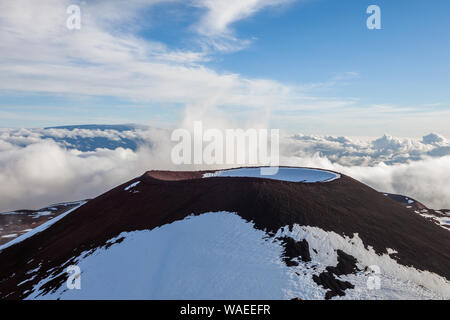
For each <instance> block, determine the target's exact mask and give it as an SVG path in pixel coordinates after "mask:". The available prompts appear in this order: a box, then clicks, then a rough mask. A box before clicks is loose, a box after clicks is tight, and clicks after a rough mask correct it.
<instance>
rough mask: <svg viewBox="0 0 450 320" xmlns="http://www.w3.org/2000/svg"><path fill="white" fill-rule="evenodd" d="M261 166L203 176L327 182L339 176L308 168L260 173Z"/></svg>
mask: <svg viewBox="0 0 450 320" xmlns="http://www.w3.org/2000/svg"><path fill="white" fill-rule="evenodd" d="M261 170H262V168H260V167H254V168H238V169H229V170H220V171H216V172H212V173H205V174H204V175H203V177H204V178H209V177H249V178H266V179H273V180H282V181H290V182H304V183H313V182H329V181H333V180H335V179H339V178H340V177H341V175H340V174H338V173H334V172H331V171H326V170H319V169H310V168H293V167H291V168H289V167H280V168H278V171H277V172H276V173H275V174H273V175H264V174H262V171H261Z"/></svg>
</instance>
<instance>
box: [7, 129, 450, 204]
mask: <svg viewBox="0 0 450 320" xmlns="http://www.w3.org/2000/svg"><path fill="white" fill-rule="evenodd" d="M100 138H101V140H98V139H100ZM99 143H100V144H99ZM172 146H173V143H172V142H171V141H170V131H169V130H156V129H152V128H142V127H140V128H132V127H123V128H120V129H117V130H115V129H114V128H113V127H109V128H107V129H105V128H102V127H99V128H90V129H73V128H71V129H55V128H54V129H0V211H6V210H15V209H25V208H39V207H43V206H46V205H49V204H52V203H56V202H62V201H71V200H79V199H85V198H91V197H95V196H97V195H99V194H101V193H102V192H105V191H107V190H109V189H110V188H112V187H114V186H116V185H118V184H121V183H123V182H125V181H127V180H129V179H131V178H133V177H136V176H139V175H141V174H142V173H144V172H145V171H146V170H150V169H172V170H183V169H184V170H192V169H200V168H206V167H205V166H197V167H189V166H181V167H180V166H176V165H174V164H172V162H171V160H170V152H171V148H172ZM449 147H450V143H449V142H448V141H447V140H446V139H445V138H444V137H442V136H440V135H437V134H431V135H428V136H425V137H424V138H423V139H399V138H394V137H389V136H383V137H381V138H379V139H373V140H356V139H350V138H346V137H333V136H306V135H300V134H297V135H288V136H284V137H282V139H281V146H280V152H281V164H283V165H297V166H310V167H318V168H325V169H333V170H336V171H339V172H341V173H344V174H347V175H349V176H352V177H353V178H355V179H358V180H360V181H362V182H364V183H366V184H368V185H370V186H372V187H374V188H375V189H377V190H379V191H385V192H393V193H401V194H405V195H408V196H410V197H413V198H416V199H417V200H419V201H422V202H424V203H425V204H426V205H429V206H430V207H432V208H438V209H439V208H445V207H447V208H449V207H450V197H449V195H450V185H449V184H448V181H450V148H449ZM80 149H82V150H80ZM209 168H211V167H209ZM215 168H217V167H215Z"/></svg>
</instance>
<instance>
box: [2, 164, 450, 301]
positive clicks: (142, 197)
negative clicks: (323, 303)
mask: <svg viewBox="0 0 450 320" xmlns="http://www.w3.org/2000/svg"><path fill="white" fill-rule="evenodd" d="M204 173H205V172H169V171H150V172H147V173H145V174H144V175H142V176H141V177H139V178H137V179H134V180H131V181H129V182H127V183H125V184H123V185H120V186H118V187H116V188H115V189H112V190H110V191H108V192H106V193H105V194H103V195H101V196H99V197H97V198H95V199H93V200H91V201H89V202H88V203H87V204H85V205H84V206H82V207H81V208H79V209H77V210H75V211H74V212H72V213H70V214H69V215H67V216H66V217H64V218H63V219H61V220H60V221H58V222H56V223H55V224H53V225H52V226H51V227H50V228H48V229H47V230H45V231H43V232H41V233H39V234H36V235H35V236H33V237H31V238H29V239H27V240H24V241H23V242H21V243H19V244H16V245H13V246H11V247H9V248H6V249H4V250H3V251H1V252H0V298H7V299H18V298H24V297H26V296H27V294H29V292H27V290H29V289H32V287H33V285H36V284H37V283H38V282H39V281H40V280H41V279H44V278H46V277H47V276H50V275H52V276H55V278H54V279H53V280H52V281H51V282H49V283H47V285H46V290H47V291H50V290H52V289H53V288H55V287H58V286H59V285H61V284H62V283H63V282H64V281H65V280H66V279H65V274H64V273H63V274H62V275H60V276H57V275H58V274H60V273H61V271H62V270H63V269H64V268H65V267H66V266H67V265H70V264H72V263H71V262H72V261H73V260H74V258H76V257H77V256H79V255H80V253H81V252H83V251H86V250H94V249H96V248H98V247H99V246H104V245H105V243H106V241H108V240H109V239H111V238H113V237H116V236H118V235H119V234H120V233H121V232H124V231H135V230H143V229H153V228H155V227H158V226H161V225H164V224H167V223H171V222H174V221H176V220H180V219H184V218H185V217H186V216H188V215H190V214H194V215H199V214H202V213H206V212H217V211H229V212H236V213H237V214H238V215H240V216H241V217H243V218H244V219H246V220H248V221H250V220H251V221H253V222H254V223H255V227H256V228H258V229H261V230H265V231H266V232H267V233H269V234H274V233H275V232H276V231H277V230H278V229H279V228H280V227H283V226H286V225H287V226H292V225H293V224H299V225H308V226H315V227H319V228H322V229H324V230H325V231H334V232H336V233H338V234H341V235H347V236H352V235H353V234H354V233H358V234H359V237H360V238H361V239H362V240H363V242H364V244H365V245H366V246H372V247H373V248H374V249H375V251H376V252H377V253H379V254H382V253H386V252H387V249H386V248H392V249H394V250H396V251H397V252H398V253H397V254H395V255H391V257H393V258H394V259H396V260H397V261H398V262H399V263H401V264H403V265H407V266H413V267H415V268H417V269H420V270H429V271H431V272H434V273H437V274H439V275H441V276H443V277H445V278H446V279H448V280H450V252H449V250H446V249H445V248H450V233H449V232H448V231H446V230H445V229H443V228H441V227H439V226H437V225H436V224H435V223H433V222H430V221H427V220H426V219H423V218H422V217H420V216H419V215H415V214H411V212H410V210H408V209H406V208H405V207H404V206H403V205H401V204H399V203H397V202H396V201H394V200H392V199H390V198H388V197H386V196H384V195H383V194H381V193H379V192H377V191H376V190H374V189H372V188H370V187H368V186H366V185H364V184H362V183H360V182H358V181H356V180H354V179H352V178H350V177H348V176H345V175H341V178H339V179H336V180H333V181H331V182H323V183H300V182H287V181H278V180H270V179H262V178H243V177H211V178H201V177H202V176H203V174H204ZM137 181H140V183H139V184H137V185H136V186H135V187H134V188H133V189H132V191H133V192H130V191H125V190H124V188H125V187H127V186H129V185H130V184H131V183H134V182H137ZM292 245H295V246H296V247H292V248H291V249H288V252H286V253H287V254H289V252H297V251H299V252H300V253H302V252H304V251H305V245H304V244H292ZM303 256H304V257H305V259H307V257H306V255H305V254H303ZM343 257H344V256H343ZM288 258H289V257H287V259H288ZM288 260H289V259H288ZM39 265H40V269H39V271H38V274H37V275H36V276H35V277H34V278H33V279H32V280H30V281H27V282H25V283H22V284H20V285H18V284H19V283H21V282H22V281H24V280H25V279H28V276H27V275H26V273H27V271H29V270H32V269H36V268H37V267H38V266H39ZM49 270H51V271H49ZM124 272H125V271H124ZM330 272H331V271H330ZM324 281H326V279H324Z"/></svg>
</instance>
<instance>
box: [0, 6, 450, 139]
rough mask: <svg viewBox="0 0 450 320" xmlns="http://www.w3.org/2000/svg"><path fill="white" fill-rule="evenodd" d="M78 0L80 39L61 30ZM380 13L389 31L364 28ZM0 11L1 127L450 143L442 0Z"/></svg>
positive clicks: (449, 74)
mask: <svg viewBox="0 0 450 320" xmlns="http://www.w3.org/2000/svg"><path fill="white" fill-rule="evenodd" d="M73 3H75V4H78V5H79V6H80V8H81V19H82V20H81V21H82V22H81V29H80V30H68V29H67V28H66V27H65V22H66V19H67V17H68V15H67V14H66V13H65V9H66V8H67V6H68V5H69V4H73ZM371 4H375V5H378V6H379V7H380V8H381V23H382V29H381V30H368V29H367V27H366V19H367V17H368V16H369V15H368V14H367V13H366V8H367V7H368V6H369V5H371ZM0 9H1V10H0V12H1V13H0V36H1V38H2V39H3V41H2V43H1V44H0V49H1V50H0V67H1V70H0V71H1V75H0V78H1V79H0V83H1V84H0V126H1V127H21V126H24V127H40V126H50V125H64V124H84V123H130V122H135V123H143V124H151V125H155V126H177V125H179V123H180V122H183V120H184V121H187V119H200V120H201V119H202V120H204V121H209V119H214V118H220V117H225V118H226V119H228V120H229V121H230V123H236V122H237V123H251V122H252V121H257V120H258V121H259V120H261V122H263V123H265V124H266V125H267V126H270V127H277V128H282V129H286V130H290V131H295V132H303V133H307V134H311V133H312V134H332V135H350V136H376V135H381V134H383V133H389V134H393V135H397V136H411V137H418V136H422V135H424V134H426V133H429V132H439V133H441V134H443V135H445V136H447V137H450V128H449V127H450V126H448V123H449V120H450V90H449V84H450V59H449V58H448V57H449V56H450V32H449V31H450V19H448V14H449V13H450V3H449V2H448V1H445V0H433V1H424V0H408V1H407V0H396V1H381V0H372V1H365V0H345V1H334V0H308V1H302V0H297V1H293V0H292V1H291V0H249V1H224V0H217V1H209V0H193V1H177V0H173V1H158V0H153V1H148V2H145V1H142V0H134V1H130V2H128V5H124V4H123V3H122V4H121V3H120V1H92V2H82V3H77V2H76V1H65V0H61V1H59V0H58V1H56V0H45V1H42V2H40V3H39V4H38V5H37V4H36V2H33V1H17V2H10V3H7V4H5V3H3V4H1V5H0ZM262 115H263V116H262ZM260 117H261V119H260Z"/></svg>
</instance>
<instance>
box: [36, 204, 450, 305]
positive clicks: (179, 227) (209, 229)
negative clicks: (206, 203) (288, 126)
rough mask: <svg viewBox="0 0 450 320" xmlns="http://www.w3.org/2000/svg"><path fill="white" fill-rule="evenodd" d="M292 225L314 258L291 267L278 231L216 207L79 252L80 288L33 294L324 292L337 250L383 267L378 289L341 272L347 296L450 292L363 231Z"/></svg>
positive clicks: (363, 277)
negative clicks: (371, 243) (369, 242)
mask: <svg viewBox="0 0 450 320" xmlns="http://www.w3.org/2000/svg"><path fill="white" fill-rule="evenodd" d="M286 229H288V228H283V229H280V230H279V231H278V234H277V235H276V236H277V237H278V236H280V237H281V236H290V237H292V238H294V239H296V240H300V239H306V240H307V241H308V243H309V245H310V253H311V258H312V261H311V262H307V263H304V262H302V263H300V264H299V265H298V266H293V267H287V266H286V265H285V263H284V262H283V259H282V257H281V256H282V253H283V250H284V248H283V246H282V244H281V242H280V241H279V240H277V239H276V237H275V238H274V237H269V236H268V235H267V234H266V233H265V232H264V231H261V230H257V229H255V228H254V225H253V223H252V222H247V221H245V220H244V219H242V218H241V217H239V216H238V215H236V214H233V213H229V212H210V213H205V214H202V215H199V216H189V217H187V218H186V219H184V220H181V221H176V222H174V223H172V224H167V225H164V226H161V227H159V228H155V229H153V230H143V231H134V232H123V233H121V234H120V235H119V236H117V237H115V238H114V239H111V240H109V241H108V244H111V246H109V247H108V248H106V247H102V248H98V249H97V250H96V251H95V252H93V253H92V254H90V255H88V253H87V252H85V253H82V254H81V255H80V256H79V257H78V258H76V260H75V261H76V264H77V265H78V266H79V267H80V269H81V289H80V290H68V289H67V287H66V283H63V284H62V286H61V287H60V288H58V289H57V290H56V291H54V292H51V293H48V294H46V295H41V294H42V291H40V288H41V287H42V286H43V285H44V284H45V283H47V282H48V281H50V280H51V279H52V277H49V278H47V279H43V280H41V281H40V283H39V284H37V285H36V286H35V287H34V290H33V292H32V294H31V295H30V296H29V297H28V299H57V298H60V299H291V298H295V297H299V298H302V299H323V298H324V296H325V292H326V290H325V289H324V288H323V287H321V286H319V285H317V284H316V283H315V282H314V281H313V279H312V276H313V274H316V275H317V274H319V273H321V272H323V271H324V270H325V268H326V267H327V266H335V265H336V264H337V254H336V250H337V249H341V250H344V251H345V252H346V253H348V254H351V255H353V256H354V257H356V258H357V259H358V262H359V266H360V267H361V270H362V268H363V267H364V266H368V265H374V264H376V265H378V266H379V268H380V274H379V275H377V276H379V277H380V279H381V287H380V289H379V290H371V289H369V288H368V287H367V281H368V279H369V276H373V275H368V274H367V273H364V272H363V271H361V272H358V273H357V274H352V275H348V276H341V278H342V279H343V280H344V279H345V280H349V281H351V282H352V283H353V284H354V285H355V289H351V290H346V296H344V297H342V298H344V299H345V298H347V299H349V298H350V299H358V298H364V299H439V298H443V297H444V298H447V299H448V298H449V297H450V293H449V288H450V286H449V283H448V282H447V281H446V280H445V279H442V278H441V277H439V276H437V275H435V274H430V273H428V272H425V273H423V272H420V271H418V270H416V269H413V268H408V267H404V266H400V265H398V264H397V263H396V262H395V261H394V260H393V259H392V258H391V257H389V255H387V254H386V255H383V256H378V255H376V254H375V252H374V251H373V249H371V248H369V250H367V249H366V248H365V247H364V245H363V244H362V241H361V240H360V239H359V237H358V236H357V235H355V236H354V237H353V238H344V237H342V236H340V235H337V234H335V233H333V232H325V231H323V230H322V229H319V228H314V227H300V226H295V227H294V229H293V230H292V232H291V231H286ZM121 238H123V241H121V242H117V243H116V241H117V240H118V239H121ZM313 249H315V250H313ZM316 251H317V252H316ZM430 282H431V285H430V286H427V287H425V286H424V284H426V283H430ZM433 289H434V290H433ZM436 289H437V290H436Z"/></svg>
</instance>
